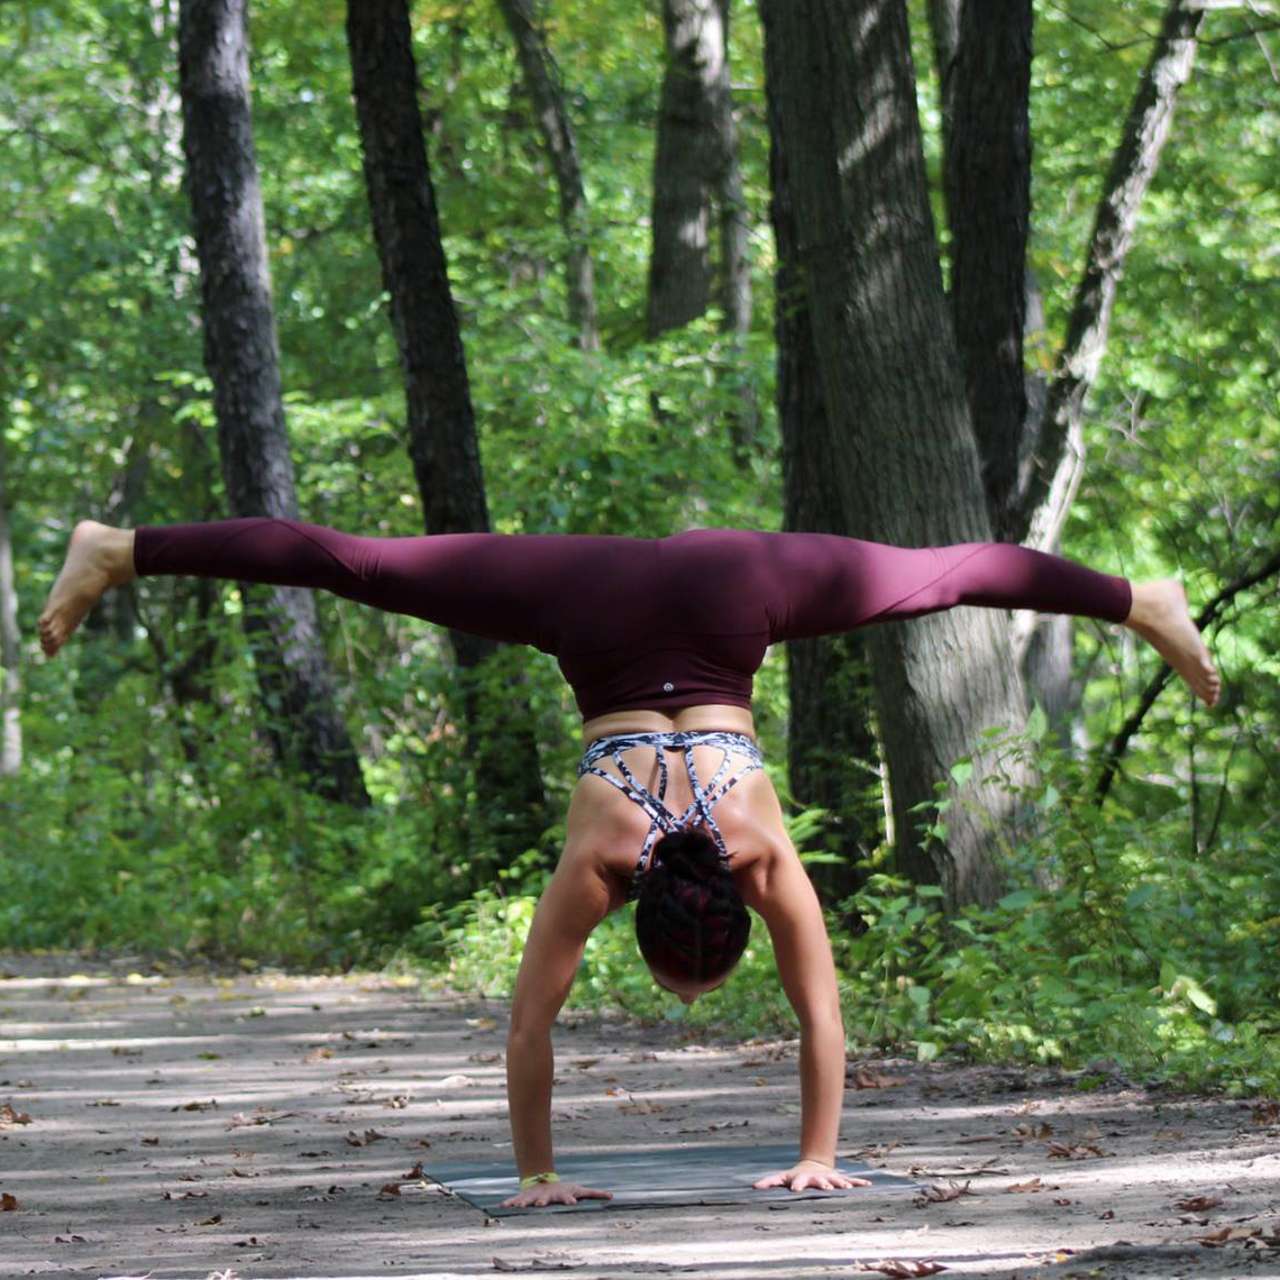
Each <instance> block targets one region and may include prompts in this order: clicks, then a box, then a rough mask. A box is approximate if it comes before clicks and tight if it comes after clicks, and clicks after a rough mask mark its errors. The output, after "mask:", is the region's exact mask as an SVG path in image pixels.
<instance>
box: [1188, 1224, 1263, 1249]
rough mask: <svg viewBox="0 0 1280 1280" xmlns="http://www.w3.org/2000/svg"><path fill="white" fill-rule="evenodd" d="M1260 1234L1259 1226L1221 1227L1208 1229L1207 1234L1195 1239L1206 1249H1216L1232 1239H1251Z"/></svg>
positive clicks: (1258, 1236)
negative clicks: (1215, 1229)
mask: <svg viewBox="0 0 1280 1280" xmlns="http://www.w3.org/2000/svg"><path fill="white" fill-rule="evenodd" d="M1261 1235H1262V1228H1261V1227H1253V1228H1249V1227H1222V1228H1221V1229H1220V1230H1218V1231H1210V1232H1209V1234H1208V1235H1207V1236H1196V1239H1197V1240H1199V1242H1200V1243H1201V1244H1202V1245H1204V1246H1205V1247H1206V1248H1208V1249H1218V1248H1221V1247H1222V1246H1223V1245H1224V1244H1229V1243H1230V1242H1231V1241H1232V1240H1253V1239H1257V1238H1260V1237H1261Z"/></svg>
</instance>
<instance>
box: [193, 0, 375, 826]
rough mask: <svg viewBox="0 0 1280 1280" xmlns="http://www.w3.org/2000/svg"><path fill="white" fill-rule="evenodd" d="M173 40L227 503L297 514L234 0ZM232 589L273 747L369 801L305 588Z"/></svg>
mask: <svg viewBox="0 0 1280 1280" xmlns="http://www.w3.org/2000/svg"><path fill="white" fill-rule="evenodd" d="M178 44H179V80H180V86H181V93H182V107H183V145H184V150H185V153H186V159H187V188H188V193H189V195H190V199H191V209H192V215H193V221H194V224H195V239H196V248H197V252H198V254H199V258H200V283H201V294H202V298H203V318H204V337H205V364H206V367H207V368H208V370H209V375H210V377H211V378H212V379H213V386H214V393H213V399H214V410H215V412H216V414H217V419H218V440H219V446H220V451H221V460H222V473H223V479H224V481H225V483H226V488H227V494H228V497H229V500H230V506H231V510H232V513H233V514H234V515H237V516H249V515H266V516H280V517H296V515H297V514H298V511H297V499H296V497H295V494H294V486H293V465H292V461H291V459H290V457H289V443H288V437H287V435H286V432H285V424H284V409H283V405H282V403H281V398H280V370H279V358H278V351H277V344H276V333H275V318H274V314H273V311H272V304H271V282H270V273H269V270H268V266H267V251H266V237H265V233H264V230H263V217H262V195H261V191H260V188H259V185H258V171H257V162H256V159H255V157H254V150H253V133H252V124H251V118H250V108H249V64H248V33H247V29H246V20H245V0H182V4H181V7H180V25H179V36H178ZM242 591H243V592H244V595H245V601H246V605H247V608H246V625H247V627H248V628H249V631H250V634H251V635H252V637H253V638H254V640H255V643H256V646H257V649H258V662H257V671H258V679H259V683H260V687H261V689H262V693H263V700H264V703H265V704H266V706H267V707H269V708H272V710H273V711H274V714H273V715H272V716H271V733H272V737H273V741H274V742H275V745H276V747H277V750H278V752H279V753H280V756H281V758H282V759H283V760H286V761H288V762H289V763H291V764H293V765H295V766H296V767H298V768H300V769H301V770H302V771H303V772H304V773H305V774H307V775H308V776H309V777H310V778H311V779H312V780H313V785H314V786H315V788H316V789H317V790H318V791H319V792H320V793H321V794H323V795H327V796H329V797H331V798H333V799H337V800H343V801H346V802H348V803H351V804H357V805H365V804H368V803H369V797H368V793H367V792H366V791H365V788H364V782H363V779H362V777H361V774H360V765H359V761H358V760H357V758H356V754H355V750H354V748H353V746H352V743H351V737H350V735H349V733H348V732H347V728H346V726H345V725H344V724H343V722H342V718H341V717H340V715H339V714H338V711H337V708H336V706H335V701H334V692H333V685H332V680H331V678H330V675H329V669H328V664H327V662H326V659H325V655H324V649H323V646H322V644H321V638H320V635H319V632H318V630H317V626H316V611H315V601H314V599H313V598H312V596H311V593H310V592H308V591H304V590H298V589H293V588H280V587H273V588H269V589H266V590H262V591H258V590H247V589H245V588H243V587H242Z"/></svg>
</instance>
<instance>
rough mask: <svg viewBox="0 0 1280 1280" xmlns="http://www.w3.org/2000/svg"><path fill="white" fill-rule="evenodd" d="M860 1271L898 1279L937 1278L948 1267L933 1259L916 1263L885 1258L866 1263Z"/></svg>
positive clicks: (860, 1267) (861, 1266) (859, 1268)
mask: <svg viewBox="0 0 1280 1280" xmlns="http://www.w3.org/2000/svg"><path fill="white" fill-rule="evenodd" d="M858 1270H859V1271H878V1272H879V1273H880V1274H881V1275H882V1276H894V1277H898V1278H902V1277H907V1278H908V1280H909V1277H912V1276H936V1275H937V1274H938V1272H939V1271H945V1270H946V1267H944V1266H943V1265H942V1263H940V1262H934V1261H933V1260H932V1259H921V1260H919V1261H916V1260H915V1259H914V1258H911V1259H908V1260H906V1261H901V1260H899V1259H897V1258H885V1259H884V1260H883V1261H881V1262H864V1263H862V1264H861V1265H860V1266H859V1267H858Z"/></svg>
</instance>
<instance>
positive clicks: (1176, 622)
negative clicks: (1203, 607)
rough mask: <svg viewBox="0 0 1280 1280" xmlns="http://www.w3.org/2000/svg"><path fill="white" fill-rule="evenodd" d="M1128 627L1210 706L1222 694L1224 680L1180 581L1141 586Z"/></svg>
mask: <svg viewBox="0 0 1280 1280" xmlns="http://www.w3.org/2000/svg"><path fill="white" fill-rule="evenodd" d="M1125 626H1126V627H1129V628H1130V629H1131V630H1133V631H1136V632H1137V633H1138V634H1139V635H1140V636H1141V637H1142V638H1143V639H1144V640H1146V641H1147V642H1148V643H1149V644H1151V645H1153V646H1154V647H1155V648H1156V650H1157V651H1158V652H1159V654H1160V656H1161V657H1162V658H1163V659H1164V660H1165V661H1166V662H1167V663H1168V664H1169V665H1170V666H1171V667H1172V668H1173V669H1174V670H1175V671H1176V672H1177V673H1178V674H1179V675H1180V676H1181V677H1182V678H1183V679H1184V680H1185V681H1186V682H1187V684H1189V685H1190V686H1191V689H1192V692H1193V693H1195V695H1196V696H1197V697H1198V698H1200V699H1201V700H1202V701H1203V702H1204V704H1205V705H1206V706H1209V707H1211V706H1213V704H1214V703H1215V702H1217V701H1218V695H1219V693H1221V692H1222V680H1221V677H1220V676H1219V675H1218V670H1217V668H1216V667H1215V666H1214V665H1213V659H1212V658H1211V657H1210V656H1209V650H1208V649H1207V648H1206V647H1205V643H1204V641H1203V640H1202V639H1201V638H1200V632H1199V631H1198V630H1197V629H1196V624H1195V623H1194V622H1192V620H1191V612H1190V610H1189V609H1188V608H1187V593H1186V592H1185V591H1183V589H1182V583H1180V582H1179V581H1177V579H1176V578H1166V579H1164V580H1163V581H1161V582H1139V583H1135V584H1134V587H1133V607H1132V608H1131V610H1130V612H1129V616H1128V617H1127V618H1126V619H1125Z"/></svg>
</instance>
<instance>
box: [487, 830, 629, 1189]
mask: <svg viewBox="0 0 1280 1280" xmlns="http://www.w3.org/2000/svg"><path fill="white" fill-rule="evenodd" d="M608 910H609V888H608V885H607V883H606V882H605V880H604V878H603V874H602V873H601V872H600V870H599V869H598V868H597V867H596V866H595V865H594V864H593V862H592V861H591V860H590V859H589V858H588V857H587V856H586V855H585V854H584V853H583V852H582V851H581V850H580V848H577V849H575V848H574V847H572V846H571V847H570V848H567V849H566V850H565V852H564V854H563V856H562V857H561V859H560V863H559V865H558V866H557V867H556V871H555V874H554V875H553V876H552V877H551V880H550V882H549V883H548V885H547V887H546V889H545V890H544V891H543V894H542V897H541V899H540V900H539V902H538V908H537V910H536V911H535V912H534V917H533V924H532V925H531V926H530V929H529V937H528V940H527V941H526V942H525V947H524V955H523V956H522V957H521V960H520V972H519V974H518V975H517V977H516V990H515V997H514V999H513V1000H512V1005H511V1028H510V1030H509V1032H508V1034H507V1107H508V1111H509V1113H510V1117H511V1138H512V1145H513V1148H514V1152H515V1160H516V1169H517V1171H518V1173H519V1175H520V1178H521V1179H522V1180H524V1179H527V1178H530V1177H532V1176H534V1175H538V1174H543V1175H547V1174H552V1173H554V1172H555V1158H554V1155H553V1152H552V1144H551V1085H552V1079H553V1077H554V1074H555V1058H554V1055H553V1052H552V1048H551V1027H552V1025H553V1024H554V1022H555V1020H556V1015H557V1014H558V1013H559V1012H560V1007H561V1006H562V1005H563V1004H564V1002H565V999H566V997H567V996H568V994H569V988H570V987H571V986H572V985H573V979H574V975H575V974H576V973H577V971H578V965H579V963H580V962H581V960H582V952H583V948H584V947H585V946H586V942H587V938H588V937H589V936H590V934H591V930H592V929H594V928H595V927H596V925H597V924H599V923H600V921H601V920H602V919H603V918H604V916H605V914H606V913H607V912H608ZM583 1196H587V1197H591V1198H596V1199H608V1198H609V1193H608V1192H600V1191H592V1190H589V1189H587V1188H584V1187H577V1186H575V1185H574V1184H570V1183H562V1182H558V1181H557V1182H541V1183H536V1184H533V1185H532V1186H530V1187H528V1188H525V1189H522V1190H521V1191H520V1193H519V1194H518V1195H516V1196H513V1197H512V1198H511V1199H510V1200H507V1201H506V1202H505V1204H504V1207H506V1206H518V1207H525V1206H528V1205H541V1204H551V1203H568V1204H572V1203H574V1201H575V1200H576V1199H578V1198H580V1197H583Z"/></svg>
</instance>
